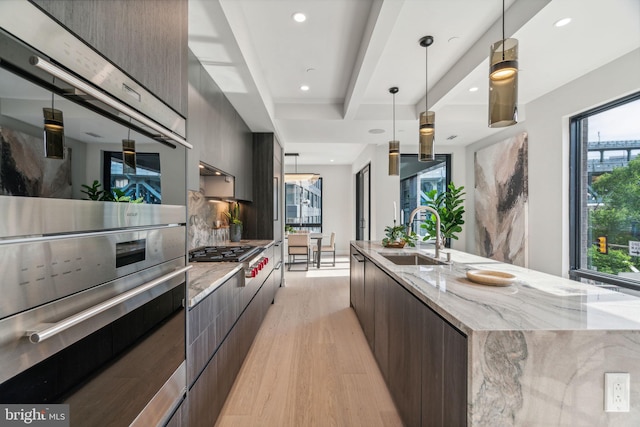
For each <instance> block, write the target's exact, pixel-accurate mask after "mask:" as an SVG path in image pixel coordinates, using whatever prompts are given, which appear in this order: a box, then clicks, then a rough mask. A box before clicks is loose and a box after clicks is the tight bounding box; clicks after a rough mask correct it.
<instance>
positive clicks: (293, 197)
mask: <svg viewBox="0 0 640 427" xmlns="http://www.w3.org/2000/svg"><path fill="white" fill-rule="evenodd" d="M285 206H286V207H285V226H289V227H292V228H293V229H296V230H308V231H310V232H317V233H321V232H322V178H318V179H315V180H298V181H287V177H286V175H285Z"/></svg>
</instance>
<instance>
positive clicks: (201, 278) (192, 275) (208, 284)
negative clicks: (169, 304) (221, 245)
mask: <svg viewBox="0 0 640 427" xmlns="http://www.w3.org/2000/svg"><path fill="white" fill-rule="evenodd" d="M274 243H275V241H274V240H241V241H240V242H230V243H229V244H228V245H227V246H240V245H247V244H249V245H252V246H257V247H261V248H264V249H268V248H269V247H271V246H273V245H274ZM189 265H190V266H192V267H191V270H189V295H188V297H189V309H192V308H193V307H195V306H196V305H197V304H198V303H199V302H200V301H202V300H203V299H205V298H206V297H207V296H208V295H209V294H211V293H212V292H213V291H215V290H216V289H217V288H218V287H219V286H220V285H222V284H223V283H224V282H226V281H227V280H229V279H230V278H231V277H233V275H234V274H236V273H237V272H238V271H240V270H242V263H241V262H191V263H189Z"/></svg>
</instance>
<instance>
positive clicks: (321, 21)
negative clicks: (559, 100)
mask: <svg viewBox="0 0 640 427" xmlns="http://www.w3.org/2000/svg"><path fill="white" fill-rule="evenodd" d="M506 8H507V12H506V18H505V32H506V36H507V37H509V36H514V37H516V38H517V39H518V40H519V43H520V45H519V51H520V55H519V68H520V74H519V109H520V111H522V112H523V113H524V112H525V110H526V108H525V107H526V104H527V103H528V102H530V101H532V100H534V99H536V98H538V97H540V96H542V95H544V94H545V93H548V92H549V91H552V90H554V89H556V88H558V87H560V86H562V85H564V84H566V83H568V82H570V81H571V80H574V79H576V78H577V77H579V76H582V75H584V74H586V73H588V72H589V71H592V70H594V69H596V68H598V67H599V66H601V65H603V64H605V63H607V62H610V61H612V60H614V59H616V58H618V57H620V56H622V55H624V54H626V53H628V52H630V51H632V50H634V49H636V48H638V47H640V1H638V0H606V1H605V0H553V1H551V0H506ZM295 12H303V13H305V14H306V15H307V20H306V21H305V22H304V23H297V22H294V21H293V19H292V15H293V13H295ZM501 13H502V2H501V1H500V0H190V1H189V46H190V48H191V50H192V51H193V52H194V54H195V55H196V56H197V57H198V58H199V59H200V61H201V62H202V63H203V65H204V67H205V69H206V70H207V71H208V72H209V73H210V75H211V76H212V78H213V79H214V81H215V82H216V83H217V84H218V86H220V87H221V89H222V90H223V91H224V92H225V94H226V95H227V97H228V99H229V100H230V101H231V103H232V104H233V105H234V107H235V108H236V110H237V111H238V112H239V113H240V115H241V116H242V117H243V119H244V120H245V122H246V123H247V125H248V126H249V127H250V128H251V130H252V131H256V132H271V131H272V132H275V133H276V134H277V136H278V138H279V139H280V141H281V142H282V143H283V144H284V146H285V151H286V152H297V153H300V156H299V157H298V163H299V164H351V163H352V162H353V160H354V159H355V158H356V157H357V156H358V154H359V153H360V152H361V151H362V150H363V149H364V148H365V147H366V145H367V144H386V143H387V141H389V140H390V139H392V107H391V105H392V96H391V95H390V94H389V92H388V89H389V88H390V87H392V86H397V87H399V89H400V91H399V93H398V94H397V95H396V139H399V140H400V141H401V151H402V152H415V151H416V150H417V141H418V137H417V134H418V132H417V127H418V120H417V119H418V115H419V112H420V111H422V110H424V103H425V96H424V95H425V49H424V48H423V47H421V46H420V45H419V44H418V40H419V39H420V38H421V37H422V36H425V35H432V36H433V37H434V39H435V42H434V44H433V45H432V46H431V47H429V48H428V55H429V56H428V67H429V69H428V81H429V97H428V99H429V106H430V109H432V110H435V111H436V132H437V136H436V151H438V147H445V148H444V149H447V148H446V147H450V146H452V145H454V146H465V145H468V144H470V143H473V142H475V141H478V140H480V139H482V138H484V137H486V136H489V135H491V134H492V133H493V132H497V131H499V130H495V129H490V128H488V126H487V98H488V95H487V92H488V85H487V78H488V77H487V69H488V59H487V57H488V54H489V46H490V45H491V43H493V42H495V41H497V40H499V39H500V38H501V37H502V35H501V25H502V21H501ZM565 17H570V18H572V22H571V23H570V24H569V25H567V26H565V27H561V28H556V27H554V25H553V24H554V23H555V22H556V21H557V20H559V19H561V18H565ZM638 73H639V75H640V70H639V71H638ZM302 84H307V85H309V86H310V90H309V91H307V92H303V91H301V90H300V89H299V87H300V85H302ZM473 86H475V87H478V91H476V92H469V88H471V87H473ZM370 129H382V130H384V133H381V134H372V133H370V132H369V130H370ZM450 135H457V137H456V138H455V139H453V140H447V139H446V138H447V137H449V136H450ZM449 149H450V148H449Z"/></svg>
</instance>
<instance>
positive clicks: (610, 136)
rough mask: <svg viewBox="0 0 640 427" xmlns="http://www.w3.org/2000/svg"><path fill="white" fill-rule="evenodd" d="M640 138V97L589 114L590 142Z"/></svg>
mask: <svg viewBox="0 0 640 427" xmlns="http://www.w3.org/2000/svg"><path fill="white" fill-rule="evenodd" d="M635 139H640V99H639V100H636V101H633V102H629V103H627V104H624V105H621V106H619V107H616V108H613V109H610V110H607V111H604V112H602V113H600V114H596V115H593V116H589V142H597V141H628V140H635Z"/></svg>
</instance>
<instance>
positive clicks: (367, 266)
mask: <svg viewBox="0 0 640 427" xmlns="http://www.w3.org/2000/svg"><path fill="white" fill-rule="evenodd" d="M378 271H380V269H379V268H378V267H376V266H375V265H374V264H373V263H372V262H370V261H367V259H366V258H365V259H364V280H363V283H362V287H363V294H364V295H363V302H362V330H363V331H364V336H365V337H366V338H367V343H369V348H371V351H374V341H375V318H374V315H375V280H376V276H377V275H378V273H377V272H378Z"/></svg>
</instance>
